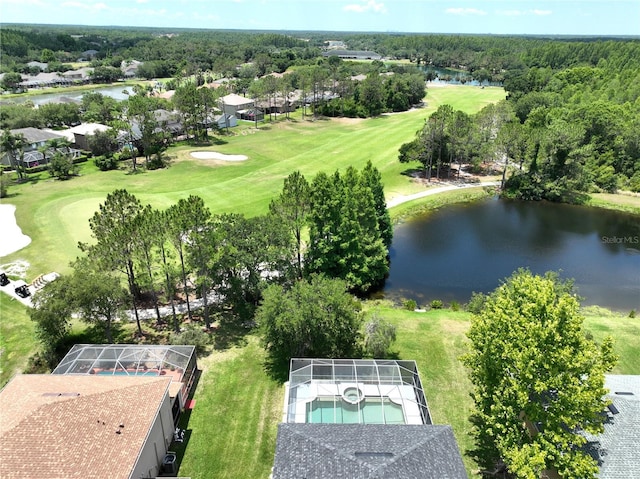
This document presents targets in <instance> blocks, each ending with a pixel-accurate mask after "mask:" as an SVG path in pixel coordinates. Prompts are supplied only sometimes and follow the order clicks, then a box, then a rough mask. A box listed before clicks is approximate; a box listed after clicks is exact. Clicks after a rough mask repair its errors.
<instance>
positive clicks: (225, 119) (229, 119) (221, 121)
mask: <svg viewBox="0 0 640 479" xmlns="http://www.w3.org/2000/svg"><path fill="white" fill-rule="evenodd" d="M213 120H214V123H215V124H216V125H217V126H218V128H219V129H220V130H222V129H224V128H233V127H234V126H238V118H236V116H235V115H228V114H225V115H217V116H215V117H214V118H213Z"/></svg>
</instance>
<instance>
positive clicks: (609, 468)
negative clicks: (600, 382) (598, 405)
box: [583, 374, 640, 479]
mask: <svg viewBox="0 0 640 479" xmlns="http://www.w3.org/2000/svg"><path fill="white" fill-rule="evenodd" d="M604 385H605V387H606V388H607V389H609V393H608V394H607V397H606V399H608V400H609V401H611V405H610V406H608V407H607V409H606V411H605V412H604V413H605V414H606V419H605V422H604V432H603V433H602V434H597V435H594V434H589V433H583V435H584V436H585V437H586V438H587V444H586V445H585V446H584V450H585V451H586V452H587V453H589V454H590V455H591V457H593V458H594V459H595V460H596V461H597V462H598V467H599V468H600V471H599V474H598V477H599V478H600V479H640V376H638V375H636V376H631V375H614V374H608V375H605V384H604Z"/></svg>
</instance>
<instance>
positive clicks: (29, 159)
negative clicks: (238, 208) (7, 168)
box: [0, 127, 80, 168]
mask: <svg viewBox="0 0 640 479" xmlns="http://www.w3.org/2000/svg"><path fill="white" fill-rule="evenodd" d="M10 131H11V134H13V135H22V137H24V139H25V141H26V145H25V146H24V148H23V150H22V151H23V154H22V163H23V165H24V166H25V167H26V168H33V167H35V166H39V165H42V164H45V163H46V161H47V159H45V157H44V155H43V154H42V153H41V152H40V151H38V148H41V147H43V146H45V145H46V144H47V142H48V141H49V140H53V139H61V138H66V137H65V135H63V134H61V133H60V132H53V131H51V130H41V129H39V128H31V127H30V128H17V129H14V130H10ZM68 153H70V154H71V155H72V156H73V157H77V156H79V155H80V151H78V150H76V149H70V150H69V151H68ZM0 163H1V164H4V165H9V164H10V163H11V162H10V160H9V157H8V156H7V155H6V154H5V155H2V157H1V158H0Z"/></svg>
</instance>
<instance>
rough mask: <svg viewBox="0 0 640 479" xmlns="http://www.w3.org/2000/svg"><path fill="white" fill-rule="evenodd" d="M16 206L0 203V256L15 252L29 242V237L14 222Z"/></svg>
mask: <svg viewBox="0 0 640 479" xmlns="http://www.w3.org/2000/svg"><path fill="white" fill-rule="evenodd" d="M15 213H16V207H15V206H13V205H6V204H5V205H0V225H2V228H0V229H2V239H1V240H0V257H2V256H7V255H8V254H11V253H15V252H16V251H18V250H21V249H22V248H24V247H25V246H27V245H28V244H29V243H31V238H29V237H28V236H27V235H23V234H22V230H21V229H20V227H19V226H18V223H16V214H15Z"/></svg>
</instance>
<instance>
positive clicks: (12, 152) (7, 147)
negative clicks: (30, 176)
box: [0, 130, 26, 181]
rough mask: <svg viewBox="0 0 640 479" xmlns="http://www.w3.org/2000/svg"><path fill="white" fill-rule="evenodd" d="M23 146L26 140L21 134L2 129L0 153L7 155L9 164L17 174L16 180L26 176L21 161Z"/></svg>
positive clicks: (22, 179)
mask: <svg viewBox="0 0 640 479" xmlns="http://www.w3.org/2000/svg"><path fill="white" fill-rule="evenodd" d="M25 146H26V140H25V138H24V136H23V135H22V134H19V135H14V134H13V133H11V131H9V130H2V136H0V154H6V155H7V156H8V157H9V164H10V165H11V168H12V169H13V170H14V171H15V172H16V173H17V174H18V181H24V179H25V177H26V173H25V171H24V163H23V162H22V156H23V155H24V148H25Z"/></svg>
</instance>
